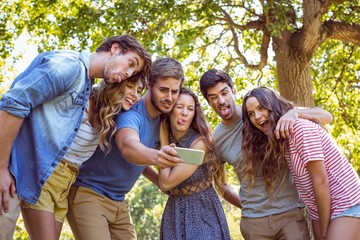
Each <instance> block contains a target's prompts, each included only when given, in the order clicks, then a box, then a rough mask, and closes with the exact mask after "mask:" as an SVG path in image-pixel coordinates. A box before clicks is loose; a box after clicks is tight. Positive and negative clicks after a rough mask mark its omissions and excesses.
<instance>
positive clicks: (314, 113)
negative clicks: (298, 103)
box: [274, 107, 333, 139]
mask: <svg viewBox="0 0 360 240" xmlns="http://www.w3.org/2000/svg"><path fill="white" fill-rule="evenodd" d="M298 118H303V119H308V120H311V121H314V122H317V123H319V124H321V125H325V124H328V123H331V122H332V120H333V118H332V115H331V114H330V113H329V112H328V111H325V110H324V109H322V108H318V107H315V108H294V109H290V110H289V111H288V112H287V113H285V114H284V115H283V116H282V117H281V118H280V119H279V121H278V122H277V125H276V128H275V132H274V133H275V136H276V138H277V139H279V138H280V136H281V137H283V138H289V137H290V135H291V134H292V131H293V126H294V123H295V121H296V120H297V119H298Z"/></svg>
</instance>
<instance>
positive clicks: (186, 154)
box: [175, 147, 205, 165]
mask: <svg viewBox="0 0 360 240" xmlns="http://www.w3.org/2000/svg"><path fill="white" fill-rule="evenodd" d="M175 150H176V152H177V155H178V156H179V157H180V158H182V159H183V160H184V163H187V164H194V165H201V164H202V163H203V161H204V156H205V152H204V151H203V150H199V149H191V148H181V147H175Z"/></svg>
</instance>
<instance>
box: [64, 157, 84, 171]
mask: <svg viewBox="0 0 360 240" xmlns="http://www.w3.org/2000/svg"><path fill="white" fill-rule="evenodd" d="M60 163H62V164H64V167H67V168H68V169H70V170H71V171H73V172H79V166H78V165H77V164H75V163H72V162H68V161H66V160H64V159H62V160H61V161H60Z"/></svg>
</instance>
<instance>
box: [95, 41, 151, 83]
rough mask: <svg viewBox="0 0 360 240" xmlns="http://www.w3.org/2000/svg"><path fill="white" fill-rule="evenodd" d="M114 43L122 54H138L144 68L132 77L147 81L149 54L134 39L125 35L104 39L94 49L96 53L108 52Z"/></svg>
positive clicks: (149, 65)
mask: <svg viewBox="0 0 360 240" xmlns="http://www.w3.org/2000/svg"><path fill="white" fill-rule="evenodd" d="M114 43H117V44H119V47H120V49H121V53H122V54H126V53H127V52H129V51H133V52H136V53H137V54H139V56H140V57H141V58H142V59H143V60H144V67H143V68H142V70H141V71H140V72H139V73H137V74H136V75H134V76H137V75H140V77H141V78H142V80H143V81H148V80H149V76H150V72H151V67H152V60H151V55H150V53H148V52H147V51H146V50H145V48H144V47H143V46H142V45H141V44H140V43H139V42H138V41H137V40H136V39H135V38H134V37H132V36H130V35H127V34H124V35H119V36H114V37H110V38H107V39H105V41H104V42H103V43H101V45H100V46H99V47H98V48H97V49H96V52H109V51H110V50H111V47H112V45H113V44H114ZM145 85H146V84H145Z"/></svg>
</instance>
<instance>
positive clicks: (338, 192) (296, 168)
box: [286, 119, 360, 220]
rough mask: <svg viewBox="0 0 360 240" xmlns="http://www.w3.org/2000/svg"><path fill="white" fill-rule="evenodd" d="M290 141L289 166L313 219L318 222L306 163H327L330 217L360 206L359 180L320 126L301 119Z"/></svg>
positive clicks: (287, 156) (297, 122)
mask: <svg viewBox="0 0 360 240" xmlns="http://www.w3.org/2000/svg"><path fill="white" fill-rule="evenodd" d="M293 132H294V134H293V136H292V137H291V138H290V139H289V152H288V153H287V154H286V158H287V160H288V165H289V168H290V171H291V174H292V176H293V178H294V181H295V184H296V186H297V189H298V191H299V194H300V196H301V198H302V200H303V201H304V203H305V204H306V205H307V206H308V208H309V211H310V215H311V218H312V219H314V220H318V219H319V214H318V211H317V207H316V203H315V197H314V191H313V187H312V186H313V185H312V181H311V178H310V174H309V172H308V171H307V168H306V164H307V163H308V162H310V161H324V164H325V168H326V173H327V176H328V181H329V188H330V195H331V217H334V216H336V215H338V214H339V213H341V212H343V211H344V210H346V209H348V208H350V207H352V206H354V205H356V204H360V180H359V176H358V175H357V173H356V172H355V170H354V168H353V167H352V166H351V165H350V163H349V161H348V160H347V159H346V157H345V155H344V154H343V153H342V151H341V150H340V148H339V147H338V145H337V144H336V142H335V141H334V140H333V139H332V138H331V136H330V135H329V134H328V133H327V132H326V131H325V130H324V129H323V128H322V127H321V126H320V125H319V124H316V123H314V122H311V121H309V120H304V119H298V120H297V121H296V122H295V124H294V129H293Z"/></svg>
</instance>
